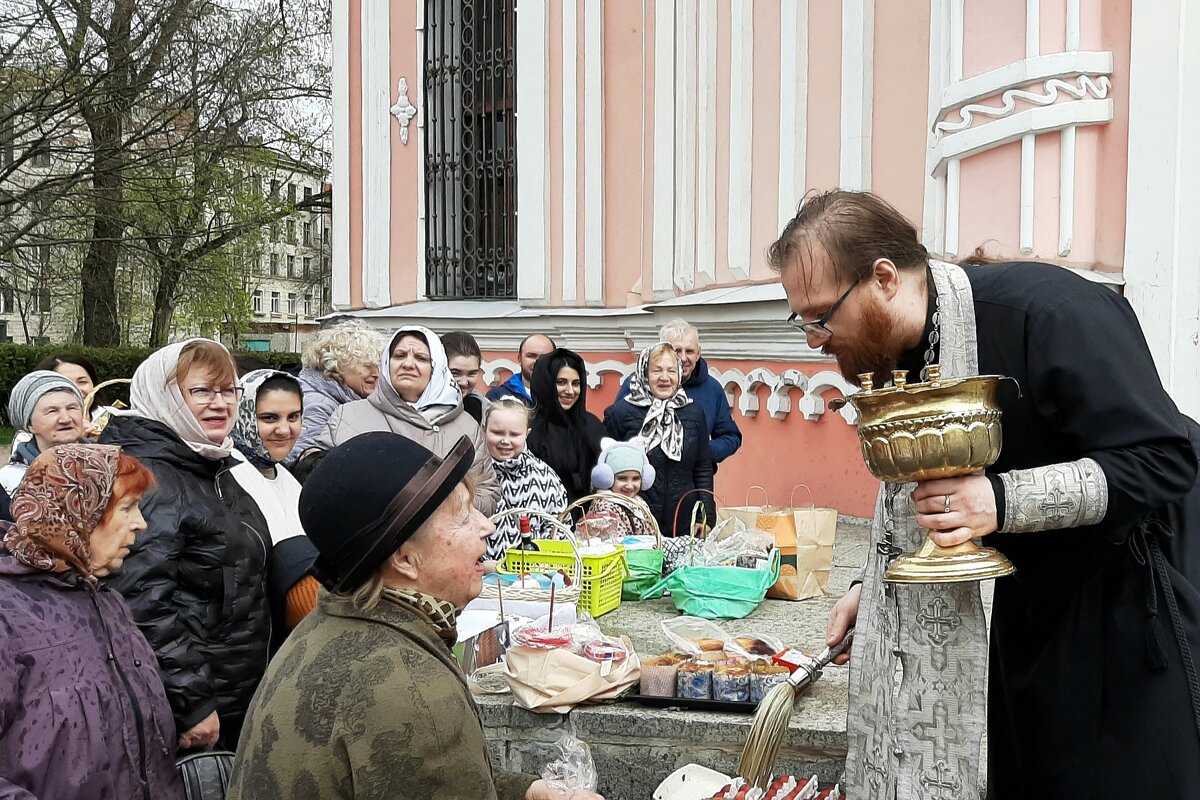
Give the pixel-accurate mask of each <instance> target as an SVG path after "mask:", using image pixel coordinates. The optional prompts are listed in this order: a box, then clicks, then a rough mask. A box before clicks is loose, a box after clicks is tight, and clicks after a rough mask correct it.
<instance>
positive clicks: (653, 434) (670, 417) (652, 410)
mask: <svg viewBox="0 0 1200 800" xmlns="http://www.w3.org/2000/svg"><path fill="white" fill-rule="evenodd" d="M659 344H662V342H660V343H659ZM656 347H658V345H657V344H655V345H651V346H650V347H647V348H646V349H645V350H643V351H642V354H641V355H640V356H638V363H637V369H635V370H634V371H633V378H632V380H630V383H629V394H628V395H626V396H625V400H626V402H629V403H632V404H633V405H635V406H642V407H644V408H648V409H649V410H647V411H646V419H645V421H643V422H642V429H641V431H639V433H638V435H639V436H641V437H642V438H643V439H645V440H646V445H645V446H646V452H647V453H648V452H650V451H651V450H653V449H654V447H655V446H656V445H657V446H659V447H661V448H662V451H663V453H665V454H666V456H667V458H669V459H671V460H672V461H678V460H679V459H680V458H682V457H683V423H682V422H680V421H679V417H678V416H677V415H676V413H675V412H676V411H678V410H679V409H681V408H683V407H684V406H686V405H687V404H688V403H690V402H692V401H691V398H689V397H688V396H687V392H685V391H684V390H683V365H682V364H680V362H679V355H678V354H676V353H675V350H674V348H670V346H669V345H668V348H670V352H671V354H672V355H674V356H675V362H676V364H677V365H678V370H679V373H678V374H679V388H678V389H676V390H675V394H673V395H671V396H670V397H668V398H666V399H665V400H664V399H662V398H659V397H655V396H654V395H653V394H651V392H650V351H652V350H654V348H656Z"/></svg>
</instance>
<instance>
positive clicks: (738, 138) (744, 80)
mask: <svg viewBox="0 0 1200 800" xmlns="http://www.w3.org/2000/svg"><path fill="white" fill-rule="evenodd" d="M729 14H730V26H729V40H730V41H729V213H728V215H727V217H726V219H727V221H728V234H727V242H726V244H727V250H728V257H729V269H730V271H731V272H732V273H733V276H734V277H735V278H737V279H738V280H745V279H747V278H749V277H750V260H751V257H752V256H751V253H750V224H751V218H750V211H751V198H752V195H751V191H750V181H751V176H752V175H753V166H754V160H753V153H754V147H753V145H754V142H753V136H754V9H753V7H752V6H751V2H750V0H729ZM805 49H806V50H807V48H805Z"/></svg>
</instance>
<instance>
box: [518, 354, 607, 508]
mask: <svg viewBox="0 0 1200 800" xmlns="http://www.w3.org/2000/svg"><path fill="white" fill-rule="evenodd" d="M529 383H530V386H529V389H530V393H531V394H532V395H533V408H534V411H533V423H532V425H531V428H530V433H529V450H530V452H532V453H533V454H534V455H535V456H537V457H538V458H540V459H541V460H542V461H545V462H546V463H547V464H549V465H550V468H551V469H553V470H554V471H555V472H556V473H558V477H559V478H560V479H561V480H562V482H563V486H564V487H565V488H566V490H567V498H568V499H569V500H570V501H571V502H575V501H576V500H578V499H579V498H581V497H583V496H585V495H587V493H588V492H589V491H591V488H592V467H594V466H595V465H596V459H597V457H599V455H600V440H601V439H603V438H604V436H605V432H604V425H602V424H601V422H600V420H599V419H597V418H596V417H595V416H593V415H592V414H589V413H588V410H587V365H586V364H584V362H583V358H581V357H580V356H579V354H578V353H575V352H573V351H571V350H567V349H566V348H563V347H560V348H558V349H557V350H552V351H551V352H549V353H547V354H546V355H544V356H542V357H541V358H539V359H538V360H537V363H536V364H534V365H533V376H532V377H531V378H530V381H529Z"/></svg>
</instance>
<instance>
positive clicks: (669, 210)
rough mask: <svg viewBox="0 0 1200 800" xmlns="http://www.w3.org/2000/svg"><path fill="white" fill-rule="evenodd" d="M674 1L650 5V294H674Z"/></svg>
mask: <svg viewBox="0 0 1200 800" xmlns="http://www.w3.org/2000/svg"><path fill="white" fill-rule="evenodd" d="M674 96H675V0H655V3H654V212H653V213H654V223H653V224H654V235H653V238H652V245H651V247H652V250H653V267H652V269H651V291H652V292H653V294H654V297H656V298H663V297H671V296H673V295H674V294H675V283H674V275H675V104H674V101H673V99H672V102H664V98H674Z"/></svg>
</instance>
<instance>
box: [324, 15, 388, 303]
mask: <svg viewBox="0 0 1200 800" xmlns="http://www.w3.org/2000/svg"><path fill="white" fill-rule="evenodd" d="M335 5H336V4H335ZM361 57H362V164H363V174H362V225H363V229H362V237H363V241H362V254H363V255H362V259H363V263H362V293H363V304H364V305H366V306H367V308H384V307H386V306H389V305H391V303H392V280H391V236H390V233H389V232H390V230H391V210H392V209H391V206H392V202H391V201H392V140H391V137H392V135H393V134H392V128H391V124H392V115H391V111H390V109H391V107H392V100H391V96H392V87H391V82H392V80H391V28H390V18H389V11H388V4H387V3H363V4H362V49H361Z"/></svg>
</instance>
